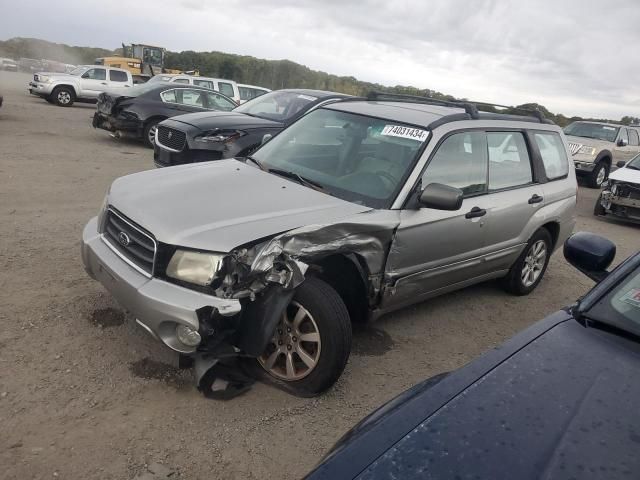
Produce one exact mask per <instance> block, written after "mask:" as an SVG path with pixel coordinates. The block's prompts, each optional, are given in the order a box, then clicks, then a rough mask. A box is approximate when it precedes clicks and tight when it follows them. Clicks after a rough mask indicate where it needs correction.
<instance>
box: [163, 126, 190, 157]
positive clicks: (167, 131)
mask: <svg viewBox="0 0 640 480" xmlns="http://www.w3.org/2000/svg"><path fill="white" fill-rule="evenodd" d="M186 139H187V135H186V134H185V133H184V132H181V131H180V130H176V129H175V128H168V127H163V126H162V125H158V145H160V146H162V147H166V148H169V149H171V150H176V151H178V152H181V151H182V149H183V148H184V144H185V141H186Z"/></svg>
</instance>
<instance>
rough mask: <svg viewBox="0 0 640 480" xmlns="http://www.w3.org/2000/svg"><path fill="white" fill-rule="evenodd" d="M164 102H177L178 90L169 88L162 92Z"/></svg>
mask: <svg viewBox="0 0 640 480" xmlns="http://www.w3.org/2000/svg"><path fill="white" fill-rule="evenodd" d="M160 97H162V101H163V102H167V103H177V102H176V91H175V90H167V91H165V92H162V93H161V94H160Z"/></svg>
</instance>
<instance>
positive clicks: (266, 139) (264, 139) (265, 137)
mask: <svg viewBox="0 0 640 480" xmlns="http://www.w3.org/2000/svg"><path fill="white" fill-rule="evenodd" d="M272 138H273V135H271V134H270V133H265V134H264V135H263V136H262V142H260V145H264V144H265V143H267V142H268V141H269V140H271V139H272Z"/></svg>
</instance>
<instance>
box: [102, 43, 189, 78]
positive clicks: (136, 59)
mask: <svg viewBox="0 0 640 480" xmlns="http://www.w3.org/2000/svg"><path fill="white" fill-rule="evenodd" d="M165 52H166V49H164V48H162V47H154V46H152V45H143V44H138V43H132V44H131V45H125V44H124V43H123V44H122V56H119V55H114V56H112V57H101V58H96V60H95V64H96V65H105V66H108V67H114V68H124V69H125V70H129V71H130V72H131V75H132V76H133V80H134V82H135V83H143V82H146V81H147V80H149V79H150V78H151V77H153V76H154V75H157V74H159V73H186V74H189V75H196V76H197V75H200V72H198V70H191V71H186V72H185V71H182V70H175V69H171V68H165V67H164V56H165Z"/></svg>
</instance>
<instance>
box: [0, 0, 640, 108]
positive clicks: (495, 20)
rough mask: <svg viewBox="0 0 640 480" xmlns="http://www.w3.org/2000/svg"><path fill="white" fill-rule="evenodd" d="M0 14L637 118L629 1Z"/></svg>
mask: <svg viewBox="0 0 640 480" xmlns="http://www.w3.org/2000/svg"><path fill="white" fill-rule="evenodd" d="M48 5H49V4H48V3H47V2H44V0H32V2H29V5H28V8H27V6H21V5H17V6H12V9H11V10H9V9H8V8H4V9H2V11H0V32H3V35H5V36H6V37H7V38H8V37H10V36H16V35H21V36H35V37H40V38H46V39H51V40H54V41H63V42H69V43H75V44H82V45H95V46H105V47H109V48H114V47H116V46H119V44H120V43H121V42H125V43H130V42H146V43H153V44H160V45H164V46H166V47H167V48H169V49H172V50H207V51H209V50H219V51H225V52H231V53H240V54H247V55H253V56H257V57H264V58H271V59H280V58H288V59H290V60H293V61H296V62H299V63H302V64H305V65H307V66H309V67H311V68H314V69H319V70H323V71H327V72H331V73H336V74H340V75H352V76H355V77H357V78H359V79H362V80H368V81H374V82H380V83H385V84H391V85H396V84H402V85H415V86H418V87H422V88H432V89H436V90H439V91H442V92H444V93H449V94H452V95H456V96H460V97H467V98H472V99H475V100H486V101H493V102H498V103H523V102H534V101H535V102H538V103H542V104H544V105H545V106H547V107H548V108H549V109H550V110H552V111H556V112H562V113H565V114H568V115H573V114H580V115H588V116H608V117H613V118H619V117H621V116H622V115H634V116H640V111H639V110H640V108H639V105H638V96H639V95H638V94H637V93H636V89H635V86H634V83H635V79H636V78H639V74H640V66H639V65H638V64H637V62H635V48H636V46H637V45H638V44H640V42H639V41H640V28H638V25H640V4H638V3H637V1H635V0H611V1H607V2H596V1H584V0H583V1H578V0H564V1H557V0H555V1H549V0H539V1H535V2H533V1H530V2H524V1H515V0H499V1H498V0H475V1H469V0H431V1H428V2H427V1H423V0H415V1H407V0H395V1H393V2H390V1H388V0H387V1H380V0H360V1H359V2H357V3H354V2H346V1H344V0H325V1H314V0H226V1H225V2H215V3H213V2H212V3H208V2H203V1H200V2H198V1H195V0H181V1H179V2H175V1H168V0H160V1H158V0H156V1H153V0H138V1H137V2H125V1H123V0H112V1H111V2H109V5H108V6H105V4H104V3H102V2H98V1H93V2H81V1H79V0H60V1H59V2H58V3H57V9H58V11H61V7H63V6H66V7H67V8H66V9H63V10H66V11H67V12H68V13H67V15H66V21H65V22H51V21H50V19H48V18H46V17H45V16H34V15H32V12H33V11H38V10H39V9H43V10H44V9H46V8H47V7H48Z"/></svg>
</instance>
